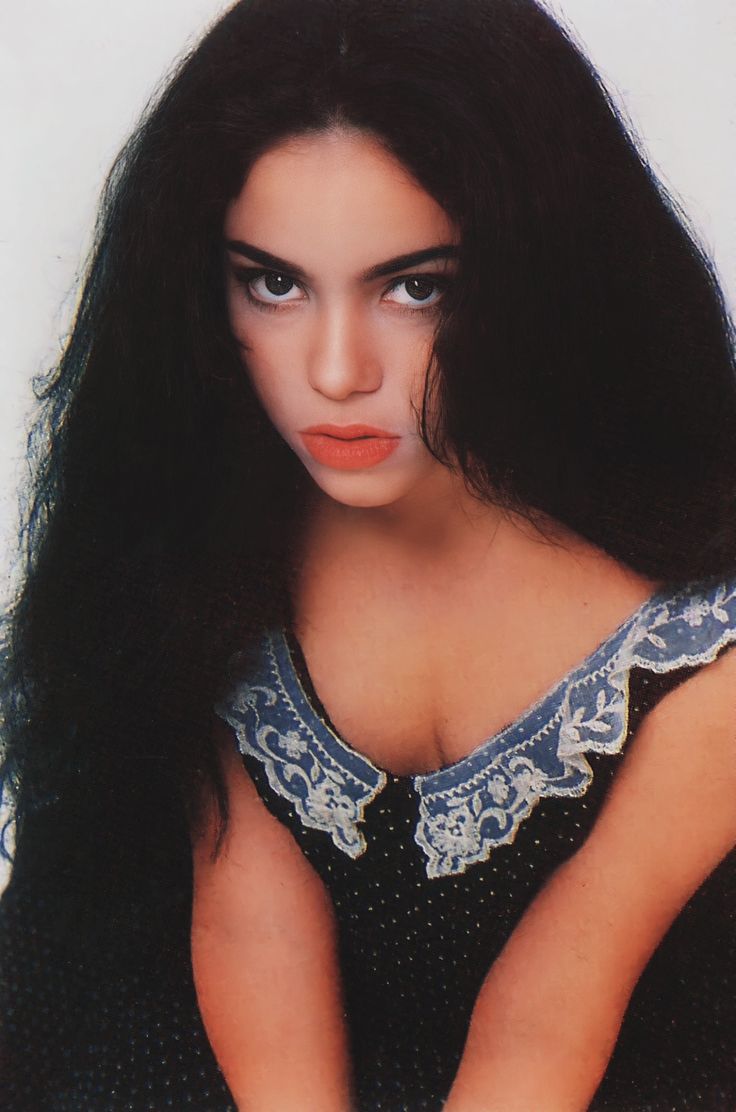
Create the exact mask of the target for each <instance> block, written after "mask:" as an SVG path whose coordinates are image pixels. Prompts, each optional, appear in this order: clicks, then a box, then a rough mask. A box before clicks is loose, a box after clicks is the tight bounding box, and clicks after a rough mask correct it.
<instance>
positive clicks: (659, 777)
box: [586, 578, 736, 906]
mask: <svg viewBox="0 0 736 1112" xmlns="http://www.w3.org/2000/svg"><path fill="white" fill-rule="evenodd" d="M622 651H623V654H624V655H625V656H626V658H627V668H631V667H635V666H636V667H639V668H642V669H644V670H647V671H650V672H655V673H659V674H662V673H665V672H670V671H671V672H680V670H681V669H682V675H683V676H684V677H685V678H684V679H683V681H682V682H681V683H679V684H677V685H676V686H675V687H674V688H673V689H672V690H670V691H669V692H668V693H667V694H666V695H664V697H663V698H661V699H660V700H659V701H658V702H656V704H655V705H654V707H653V708H652V709H651V710H650V711H649V713H647V714H646V715H645V716H644V718H643V719H642V721H641V722H640V724H639V726H638V728H637V730H636V731H635V733H634V735H633V736H632V737H631V738H630V739H629V741H628V743H627V747H626V751H625V754H624V759H623V761H622V764H621V767H620V768H619V770H618V772H617V775H616V776H615V777H614V780H613V784H612V787H611V790H610V792H609V794H608V797H607V799H606V801H605V803H604V806H603V807H602V809H601V813H600V815H599V816H598V819H597V822H596V824H595V826H594V828H593V831H592V833H591V835H590V837H589V839H588V843H587V847H586V853H587V855H588V857H590V858H595V857H596V856H598V855H602V857H601V859H605V860H609V861H610V860H613V859H614V857H615V859H617V860H619V861H626V862H628V867H629V868H630V869H631V870H632V872H635V873H636V874H637V875H638V876H639V878H640V882H641V884H642V886H643V887H644V886H646V884H648V883H651V884H654V885H655V887H656V890H657V891H658V892H659V896H660V906H661V905H662V904H663V905H665V906H666V904H667V901H668V893H669V898H670V899H671V901H672V902H673V904H677V905H681V904H682V903H684V902H685V901H686V900H687V899H688V898H689V896H690V895H691V894H692V892H694V891H695V890H696V889H697V888H698V887H699V886H700V884H701V883H702V882H703V881H704V880H705V878H706V877H707V876H708V875H709V874H710V873H711V872H712V871H713V869H714V868H715V867H716V866H717V865H718V864H719V863H720V861H721V860H723V858H724V857H725V856H726V855H727V854H728V853H729V852H730V851H731V850H732V849H733V848H734V846H736V806H734V800H735V799H736V578H731V579H724V580H723V581H720V582H713V581H710V582H707V583H693V584H689V585H686V586H684V587H681V588H680V589H678V590H677V591H675V592H674V593H665V592H661V593H659V594H658V595H657V596H655V598H654V599H652V601H651V603H650V604H649V605H648V606H647V607H645V608H644V611H643V612H642V613H641V615H640V616H639V618H638V620H637V621H635V622H634V623H633V625H632V629H631V631H630V634H629V645H628V647H627V646H626V645H625V644H624V646H623V647H622Z"/></svg>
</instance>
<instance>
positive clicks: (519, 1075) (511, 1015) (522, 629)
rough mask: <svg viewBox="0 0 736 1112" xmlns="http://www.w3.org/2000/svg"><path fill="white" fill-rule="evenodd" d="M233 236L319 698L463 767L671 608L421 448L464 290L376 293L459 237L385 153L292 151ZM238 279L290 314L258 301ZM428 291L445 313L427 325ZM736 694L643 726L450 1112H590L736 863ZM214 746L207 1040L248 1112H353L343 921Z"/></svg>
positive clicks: (246, 333) (727, 664) (235, 305)
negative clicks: (636, 623)
mask: <svg viewBox="0 0 736 1112" xmlns="http://www.w3.org/2000/svg"><path fill="white" fill-rule="evenodd" d="M225 236H226V239H227V240H228V241H229V242H230V243H231V244H233V243H234V244H236V245H240V246H237V247H236V248H235V249H234V250H231V251H229V252H228V289H229V305H230V317H231V323H232V328H233V332H234V334H235V336H236V337H237V338H238V340H239V341H240V343H241V344H242V345H243V348H244V350H245V349H246V348H247V351H248V368H249V372H250V374H251V377H252V381H253V383H254V386H255V388H256V390H257V391H258V393H259V395H260V397H261V399H262V401H263V404H264V406H265V408H266V410H267V412H268V413H269V415H270V417H271V419H272V421H273V423H274V425H275V426H276V428H277V429H278V430H279V432H280V433H281V435H282V436H284V438H285V439H286V440H287V442H288V443H290V444H291V446H292V448H294V450H295V451H296V452H297V454H298V455H299V457H300V458H301V459H302V462H303V463H304V465H305V467H306V468H307V470H308V471H309V473H310V475H311V477H312V479H313V494H312V500H311V503H310V507H309V515H308V520H307V527H306V529H305V532H304V536H303V538H302V565H301V566H302V572H301V575H300V579H299V582H298V583H297V586H296V590H295V594H294V599H293V602H294V609H295V616H296V617H295V628H296V633H297V636H298V638H299V640H300V642H301V645H302V648H303V650H304V653H305V657H306V660H307V663H308V666H309V669H310V673H311V675H312V678H313V680H314V683H315V686H316V688H317V691H318V693H319V695H320V697H321V699H322V702H323V703H324V705H325V706H326V707H327V709H328V711H329V714H330V717H331V719H332V721H333V722H334V724H335V726H336V727H337V729H338V731H339V733H340V734H341V735H342V736H343V737H344V738H345V739H346V740H347V741H348V742H349V743H350V744H351V745H352V746H353V747H354V748H356V749H358V750H360V751H361V752H363V753H365V754H366V755H367V756H368V757H370V758H371V759H372V760H373V761H374V762H375V763H377V764H378V765H380V766H381V767H384V768H388V769H390V770H392V771H394V772H397V773H401V774H405V773H411V772H427V771H430V770H432V769H435V768H438V767H440V766H441V765H445V764H448V763H450V762H453V761H457V760H459V759H461V758H462V757H463V756H465V755H467V754H468V753H469V752H470V751H472V750H473V749H474V748H476V746H477V745H478V744H479V743H480V742H482V741H483V740H484V739H485V738H487V737H489V736H491V735H492V734H494V733H495V732H496V731H497V730H498V729H499V728H501V727H502V726H503V725H505V724H506V723H507V722H509V721H511V720H513V719H515V718H516V717H517V716H518V715H519V714H520V713H521V712H522V711H523V710H524V709H525V708H526V707H527V706H529V705H530V704H531V703H533V702H534V701H535V700H536V699H537V698H539V696H540V695H542V694H543V693H544V692H545V691H547V690H548V689H549V688H550V687H551V686H552V685H553V684H554V683H555V682H556V681H557V680H558V679H559V678H561V676H563V675H564V674H565V673H566V672H567V671H569V670H570V669H571V668H572V667H574V666H575V665H576V664H577V663H579V662H580V661H581V660H582V659H584V658H585V657H586V656H587V655H588V654H589V653H590V652H591V651H592V650H593V649H594V648H595V647H596V646H597V645H598V644H599V643H600V642H601V641H602V640H603V639H604V638H605V637H606V636H607V634H609V633H610V632H611V631H612V630H613V629H614V628H616V626H617V625H619V624H620V622H621V621H622V620H623V619H624V618H626V617H627V616H628V615H629V614H630V613H631V612H632V611H633V610H635V609H636V608H637V606H639V605H640V603H641V602H643V601H644V600H645V599H646V598H648V597H649V596H650V595H651V594H652V592H653V591H654V590H655V588H656V586H657V585H656V584H655V583H653V582H651V581H648V580H646V579H644V578H643V577H641V576H638V575H635V574H634V573H633V572H632V571H630V570H629V569H627V568H626V567H624V566H623V565H621V564H619V563H617V562H616V561H614V560H613V559H611V558H610V557H608V556H606V555H605V554H603V553H602V552H600V551H599V550H597V549H595V548H594V547H593V546H591V545H590V544H588V543H586V542H585V541H583V540H582V539H581V538H579V537H577V536H575V535H574V534H571V533H569V531H567V530H565V529H564V528H563V527H561V526H560V525H559V524H557V523H554V522H547V523H546V529H545V535H544V536H542V535H541V534H540V533H539V532H538V531H536V530H535V529H533V528H532V527H531V526H530V525H529V524H528V523H527V522H525V521H524V520H522V519H519V518H516V517H514V516H513V515H505V514H502V513H500V512H499V511H498V510H497V509H496V508H494V507H492V506H488V505H486V504H484V503H481V502H479V501H478V500H477V499H476V498H474V497H473V496H471V495H470V494H469V493H468V492H467V490H466V489H465V486H464V484H463V483H462V480H461V479H460V478H459V477H458V475H456V474H455V473H453V472H452V471H450V470H449V469H448V468H446V467H443V466H442V465H440V464H438V463H437V461H435V460H434V459H433V458H432V457H431V455H430V454H429V453H428V452H427V451H426V449H425V448H424V446H423V445H422V443H421V440H420V439H419V437H418V436H417V433H416V418H415V416H414V414H413V411H412V406H411V403H412V401H414V402H415V404H416V403H417V402H418V399H419V397H420V396H421V386H422V383H423V376H424V373H425V368H426V365H427V363H428V361H429V357H430V353H431V342H432V335H433V331H434V328H435V327H436V323H437V310H436V309H434V308H433V307H432V306H433V305H436V304H438V303H439V299H440V296H441V293H439V294H438V291H437V289H433V287H432V284H431V279H432V278H433V277H434V278H438V279H441V278H442V276H449V275H451V274H452V273H453V271H454V267H455V265H456V264H455V263H454V261H453V260H452V259H451V258H447V257H443V258H435V259H430V260H428V261H424V262H422V263H420V264H418V265H412V266H411V268H410V269H408V270H407V269H405V268H404V269H400V270H399V271H398V272H397V273H395V274H391V275H383V276H381V277H380V278H376V277H373V278H368V277H367V275H368V272H369V271H370V270H371V268H372V267H375V266H376V265H378V264H380V263H384V262H386V260H391V259H395V258H396V257H398V256H402V255H407V254H410V253H413V252H417V251H420V250H423V249H425V248H429V247H432V246H435V245H442V246H448V245H452V244H456V243H457V231H456V229H455V228H454V227H453V226H452V224H451V222H450V221H449V219H448V217H447V215H446V214H445V213H444V212H443V211H442V209H441V208H440V207H439V206H438V205H437V204H436V202H435V201H434V200H433V199H432V198H431V197H429V196H428V195H427V194H426V193H425V192H424V191H423V190H422V189H421V187H420V186H418V184H417V183H416V182H414V181H413V180H412V179H411V178H410V176H409V175H408V174H407V172H406V171H405V170H404V169H403V167H401V166H400V164H398V163H397V162H396V161H395V160H394V159H393V158H392V157H391V156H390V155H388V154H387V153H386V152H385V151H384V150H383V149H382V148H381V146H380V144H378V143H377V142H376V141H375V140H373V139H371V138H370V137H368V136H365V135H361V134H359V133H355V132H349V131H332V132H329V133H322V134H320V135H313V136H310V137H308V138H307V137H303V138H300V139H297V140H292V141H291V142H288V143H283V144H281V145H279V146H278V147H276V148H274V149H273V150H272V151H271V152H269V153H268V154H266V155H264V156H263V157H262V158H261V159H260V160H259V161H258V162H257V163H256V165H255V167H254V169H253V170H252V171H251V173H250V175H249V177H248V179H247V181H246V183H245V185H244V187H243V191H242V192H241V194H240V196H239V197H238V198H237V199H236V201H235V202H234V203H233V205H232V206H231V208H230V210H229V212H228V216H227V221H226V227H225ZM243 244H246V245H250V247H253V246H255V247H257V248H259V249H260V250H261V251H266V252H268V253H269V254H270V255H272V256H276V257H278V258H280V259H283V260H288V262H289V263H290V264H294V266H296V267H298V268H299V273H300V277H299V282H298V283H294V282H291V284H290V281H288V280H287V281H283V280H279V281H277V282H276V283H274V282H272V281H271V282H270V283H269V282H266V281H265V280H264V279H263V278H262V277H261V278H256V279H255V280H254V279H252V277H251V276H248V275H244V274H243V268H244V267H250V268H254V267H256V266H257V265H258V263H259V261H260V260H259V259H255V258H253V257H250V256H248V255H247V250H244V249H243V247H242V245H243ZM281 273H282V279H283V277H284V274H285V276H286V278H287V279H289V278H290V276H291V277H293V275H292V274H291V271H286V272H281ZM407 276H410V277H411V276H418V277H419V278H422V277H423V278H424V283H422V282H419V283H416V282H415V283H414V284H412V282H411V280H410V281H409V283H408V284H407V283H406V282H403V281H402V279H406V277H407ZM246 281H247V282H250V283H251V284H250V285H249V286H248V292H249V293H250V295H251V297H254V298H256V299H259V298H262V299H263V300H264V302H268V303H269V304H275V305H276V308H273V309H271V308H268V309H264V308H262V307H261V306H260V305H259V304H257V303H256V302H254V301H252V300H250V299H249V298H248V297H247V296H246V293H245V292H244V290H245V287H244V282H246ZM269 287H270V288H269ZM412 291H413V293H414V294H417V293H418V294H420V295H421V297H422V298H423V299H424V301H426V302H427V303H428V304H427V305H422V311H421V312H419V311H418V310H417V303H416V301H414V299H413V297H412ZM428 291H430V292H429V293H428ZM412 302H414V303H412ZM420 304H421V303H420ZM321 422H325V423H332V424H337V425H347V424H350V423H365V424H371V425H375V426H378V427H379V428H382V429H388V430H390V431H392V432H393V433H395V434H396V435H397V436H399V437H400V438H401V442H400V449H399V450H397V451H396V452H394V453H393V455H392V456H391V457H390V459H388V460H385V461H384V462H382V463H380V464H378V465H375V466H372V467H366V468H364V469H358V470H354V471H349V472H347V471H341V470H340V469H335V468H331V467H329V466H325V465H324V464H321V463H318V462H316V461H315V460H314V459H313V458H312V457H311V456H310V455H309V452H308V451H307V450H306V449H305V446H304V444H303V442H302V441H301V439H300V437H299V430H300V429H301V428H304V427H306V426H309V425H313V424H317V423H321ZM733 690H736V654H734V653H727V654H725V655H724V656H723V657H722V658H721V659H720V660H719V661H717V662H716V663H715V664H713V665H710V666H709V667H707V668H705V669H704V670H703V671H702V672H700V673H699V674H698V675H697V676H695V677H694V678H692V679H691V680H689V681H688V682H687V683H685V684H684V685H682V686H681V687H680V688H679V689H677V690H676V691H675V692H673V693H672V694H671V695H670V696H668V697H667V698H666V699H664V700H663V701H662V702H661V703H660V704H659V706H658V707H657V708H656V710H655V711H653V712H652V713H651V714H650V715H649V716H648V717H647V719H646V720H645V722H644V724H643V725H642V727H641V728H640V730H639V732H638V734H637V737H636V738H635V739H634V740H633V741H632V742H630V744H629V749H628V753H627V756H626V757H625V759H624V762H623V765H622V767H621V769H620V772H619V774H618V775H617V778H616V781H615V785H614V788H613V790H612V792H611V793H610V796H609V799H608V801H607V803H606V805H605V808H604V810H603V811H602V813H601V815H600V817H599V819H598V821H597V823H596V824H595V827H594V829H593V831H592V833H591V835H590V836H589V838H588V840H587V842H586V843H585V845H584V846H583V848H582V849H581V850H580V851H578V853H576V854H575V855H574V857H572V858H571V859H570V860H569V861H568V862H567V863H566V864H565V866H563V868H561V869H560V870H558V872H557V873H556V874H555V876H554V877H553V878H552V880H551V881H550V883H549V884H548V885H547V886H546V888H545V889H544V890H543V892H542V893H541V894H540V895H539V896H538V897H537V899H536V900H535V901H534V902H533V903H532V905H531V906H530V907H529V909H528V910H527V912H526V914H525V915H524V917H523V919H522V920H521V922H520V924H519V925H518V927H517V928H516V930H515V931H514V932H513V934H512V936H511V938H510V940H509V942H508V944H507V946H506V948H505V949H504V951H503V953H502V954H501V956H500V957H499V959H498V960H497V961H496V962H495V964H494V965H493V967H492V968H491V969H490V970H489V972H488V976H487V979H486V982H485V984H484V986H483V988H482V990H481V993H480V995H479V997H478V1000H477V1003H476V1008H475V1011H474V1015H473V1019H472V1022H471V1025H470V1030H469V1034H468V1040H467V1044H466V1048H465V1052H464V1055H463V1058H462V1061H461V1064H460V1068H459V1071H458V1074H457V1078H456V1081H455V1084H454V1085H453V1088H452V1091H451V1093H450V1096H449V1098H448V1101H447V1103H446V1106H445V1107H446V1112H481V1110H482V1112H528V1110H529V1109H530V1108H535V1109H538V1110H540V1112H545V1110H548V1112H563V1110H565V1112H567V1110H570V1112H572V1110H583V1109H585V1108H586V1106H587V1104H588V1103H589V1101H590V1099H591V1098H592V1095H593V1093H594V1092H595V1089H596V1087H597V1085H598V1083H599V1081H600V1078H601V1076H602V1074H603V1072H604V1070H605V1066H606V1063H607V1061H608V1058H609V1056H610V1053H611V1050H612V1048H613V1045H614V1043H615V1039H616V1034H617V1031H618V1027H619V1024H620V1022H621V1018H622V1015H623V1012H624V1010H625V1007H626V1004H627V1001H628V998H629V995H630V993H631V991H632V989H633V986H634V984H635V982H636V979H637V977H638V975H639V973H640V972H641V970H642V968H643V967H644V965H645V964H646V962H647V960H648V957H649V956H650V954H651V952H652V950H653V949H654V947H655V946H656V945H657V943H658V941H659V939H660V938H661V937H662V934H663V933H664V931H665V930H666V928H667V926H668V924H669V922H670V921H671V920H672V918H674V916H675V915H676V914H677V913H678V911H679V910H680V908H681V907H682V905H683V904H684V903H685V901H686V900H687V898H688V897H689V895H690V894H691V893H692V892H693V891H694V890H695V889H696V888H697V887H698V886H699V885H700V884H701V883H702V881H703V880H704V879H705V877H706V876H707V875H708V873H709V872H710V871H711V870H712V869H713V868H714V867H715V865H716V864H717V863H718V862H719V861H720V860H721V859H722V858H723V856H724V855H725V854H726V853H727V852H728V851H729V849H731V848H732V847H733V845H734V843H735V842H736V809H734V808H733V805H732V801H733V798H734V793H736V699H734V697H733V695H732V691H733ZM216 729H217V730H218V732H219V736H220V738H221V741H222V760H223V768H224V771H225V775H226V780H227V784H228V789H229V794H230V804H231V810H232V817H231V822H230V826H229V829H228V834H227V837H226V841H225V844H224V847H223V850H222V852H221V853H220V855H219V856H218V857H217V858H216V859H214V860H213V857H212V853H211V850H212V839H213V830H214V822H213V821H212V816H213V814H214V811H213V810H212V809H211V810H210V823H209V826H208V828H207V829H206V830H205V831H204V833H203V834H201V835H199V836H195V837H194V838H193V850H194V867H195V897H194V909H193V924H192V955H193V965H194V974H195V981H196V986H197V992H198V998H199V1003H200V1008H201V1011H202V1016H203V1019H204V1023H205V1026H206V1029H207V1032H208V1036H209V1038H210V1041H211V1043H212V1046H213V1049H214V1052H215V1054H216V1056H217V1058H218V1060H219V1062H220V1064H221V1066H222V1068H223V1071H224V1073H225V1077H226V1078H227V1080H228V1083H229V1085H230V1088H231V1090H232V1092H233V1095H234V1097H235V1099H236V1101H237V1103H238V1107H239V1108H240V1109H241V1110H243V1112H245V1110H247V1112H310V1110H312V1109H313V1110H314V1112H346V1110H347V1109H349V1108H350V1091H349V1090H350V1081H349V1072H350V1067H349V1062H348V1057H347V1050H346V1039H345V1030H344V1026H343V1020H342V1004H341V1000H340V978H339V970H338V968H337V962H336V956H335V945H334V921H333V914H332V909H331V904H330V900H329V897H328V895H327V893H326V891H325V889H324V887H323V885H322V882H321V881H320V879H319V878H318V877H317V875H316V873H315V872H314V871H313V870H312V868H311V866H310V865H309V864H308V863H307V861H306V859H305V858H304V857H303V855H302V853H301V851H300V850H299V848H298V846H297V845H296V843H295V841H294V839H293V838H292V836H291V834H290V833H289V832H288V831H287V830H286V829H285V828H284V827H282V826H281V825H280V824H279V823H278V822H277V821H276V820H275V819H274V818H273V817H272V816H271V815H270V813H269V812H268V811H267V810H266V808H265V806H264V805H263V803H262V802H261V801H260V799H259V797H258V795H257V793H256V791H255V789H254V787H253V785H252V783H251V782H250V780H249V778H248V776H247V773H246V772H245V770H244V768H243V765H242V762H241V761H240V759H239V757H238V755H237V752H236V748H235V745H234V742H233V738H232V736H230V735H229V733H228V730H227V728H226V727H225V726H224V725H220V726H218V727H216ZM714 768H717V769H719V770H720V771H719V775H718V776H713V775H712V770H713V769H714ZM552 952H554V954H555V962H554V963H550V962H549V961H548V955H549V954H550V953H552ZM499 1015H503V1016H504V1020H503V1023H501V1022H499V1020H498V1016H499ZM560 1016H564V1017H565V1023H564V1024H561V1023H560V1021H559V1017H560Z"/></svg>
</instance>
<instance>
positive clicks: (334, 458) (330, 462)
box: [299, 425, 401, 471]
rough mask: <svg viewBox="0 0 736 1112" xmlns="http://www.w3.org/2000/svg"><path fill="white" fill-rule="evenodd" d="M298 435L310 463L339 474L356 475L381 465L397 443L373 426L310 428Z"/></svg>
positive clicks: (393, 435) (384, 431)
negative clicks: (314, 462)
mask: <svg viewBox="0 0 736 1112" xmlns="http://www.w3.org/2000/svg"><path fill="white" fill-rule="evenodd" d="M299 435H300V436H301V438H302V441H303V443H304V446H305V447H306V449H307V451H308V452H309V454H310V456H311V457H312V459H313V460H315V461H316V462H317V463H321V464H324V465H325V466H326V467H335V468H338V469H339V470H341V471H358V470H360V468H363V467H373V466H375V464H377V463H381V462H382V461H383V460H385V459H387V458H388V457H389V456H390V455H391V453H392V452H393V451H395V450H396V448H397V447H398V444H399V440H400V439H401V438H400V437H399V436H396V435H395V434H394V433H390V432H386V430H385V429H377V428H375V426H373V425H311V426H310V427H309V428H308V429H302V430H301V431H300V433H299Z"/></svg>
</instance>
